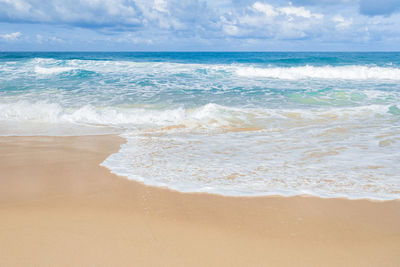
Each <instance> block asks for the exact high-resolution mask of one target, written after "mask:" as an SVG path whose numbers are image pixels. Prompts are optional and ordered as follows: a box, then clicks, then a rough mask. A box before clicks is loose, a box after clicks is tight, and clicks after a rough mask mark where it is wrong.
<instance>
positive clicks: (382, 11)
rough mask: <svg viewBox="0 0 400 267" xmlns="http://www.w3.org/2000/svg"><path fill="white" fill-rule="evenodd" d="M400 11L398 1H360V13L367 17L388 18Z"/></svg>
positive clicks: (399, 2)
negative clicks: (379, 16) (381, 16)
mask: <svg viewBox="0 0 400 267" xmlns="http://www.w3.org/2000/svg"><path fill="white" fill-rule="evenodd" d="M399 11H400V1H399V0H382V1H376V0H360V13H361V14H363V15H367V16H378V15H384V16H389V15H391V14H393V13H395V12H399Z"/></svg>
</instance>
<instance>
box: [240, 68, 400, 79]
mask: <svg viewBox="0 0 400 267" xmlns="http://www.w3.org/2000/svg"><path fill="white" fill-rule="evenodd" d="M235 72H236V74H237V75H239V76H242V77H262V78H273V79H285V80H299V79H341V80H368V79H376V80H400V69H399V68H388V67H368V66H358V65H353V66H322V67H315V66H309V65H307V66H301V67H286V68H281V67H269V68H256V67H237V68H236V70H235Z"/></svg>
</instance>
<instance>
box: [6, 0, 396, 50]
mask: <svg viewBox="0 0 400 267" xmlns="http://www.w3.org/2000/svg"><path fill="white" fill-rule="evenodd" d="M399 43H400V1H399V0H383V1H373V0H359V1H351V0H293V1H291V2H288V1H277V0H271V1H263V0H259V1H247V0H220V1H215V0H214V1H211V0H208V1H202V0H185V1H183V0H81V1H77V0H43V1H37V0H0V50H63V51H67V50H81V51H84V50H96V51H99V50H111V51H118V50H124V51H125V50H144V51H146V50H152V51H165V50H167V51H171V50H173V51H176V50H183V51H203V50H213V51H221V50H224V51H227V50H233V51H254V50H256V51H277V50H279V51H282V50H286V51H287V50H290V51H310V50H311V51H312V50H315V51H319V50H324V51H331V50H332V51H354V50H356V51H371V50H372V51H393V50H399Z"/></svg>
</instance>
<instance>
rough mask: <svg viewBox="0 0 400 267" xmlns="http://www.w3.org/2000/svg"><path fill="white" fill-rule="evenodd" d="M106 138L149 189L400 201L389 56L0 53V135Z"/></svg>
mask: <svg viewBox="0 0 400 267" xmlns="http://www.w3.org/2000/svg"><path fill="white" fill-rule="evenodd" d="M106 133H117V134H120V135H121V136H123V137H124V138H126V139H127V141H128V142H127V144H125V145H123V146H122V147H121V150H120V151H119V152H118V153H116V154H114V155H111V156H110V157H109V158H108V159H107V160H106V161H105V162H104V163H103V165H104V166H106V167H108V168H109V169H110V170H111V171H112V172H114V173H116V174H119V175H122V176H126V177H128V178H129V179H134V180H138V181H141V182H144V183H146V184H151V185H157V186H166V187H169V188H171V189H175V190H179V191H184V192H209V193H217V194H223V195H234V196H236V195H246V196H253V195H276V194H278V195H299V194H311V195H317V196H321V197H346V198H371V199H398V198H400V167H398V166H400V53H147V52H146V53H97V52H96V53H86V52H85V53H75V52H74V53H0V135H87V134H106Z"/></svg>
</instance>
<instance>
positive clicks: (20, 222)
mask: <svg viewBox="0 0 400 267" xmlns="http://www.w3.org/2000/svg"><path fill="white" fill-rule="evenodd" d="M123 142H124V140H123V139H122V138H120V137H118V136H113V135H108V136H83V137H0V218H1V219H0V266H399V265H400V201H386V202H373V201H369V200H346V199H320V198H315V197H289V198H284V197H257V198H240V197H236V198H234V197H222V196H216V195H209V194H183V193H178V192H173V191H170V190H168V189H163V188H154V187H148V186H145V185H142V184H140V183H137V182H134V181H129V180H127V179H125V178H123V177H118V176H116V175H113V174H111V173H110V172H109V170H108V169H106V168H104V167H101V166H99V164H100V163H101V162H102V161H103V160H104V159H105V158H107V156H109V155H110V154H111V153H115V152H117V151H118V149H119V146H120V145H121V144H122V143H123Z"/></svg>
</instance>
